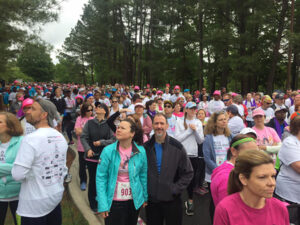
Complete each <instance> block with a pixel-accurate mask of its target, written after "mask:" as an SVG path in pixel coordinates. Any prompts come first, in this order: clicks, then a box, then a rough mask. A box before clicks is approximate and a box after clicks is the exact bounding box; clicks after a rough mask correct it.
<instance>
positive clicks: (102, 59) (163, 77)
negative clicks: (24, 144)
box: [60, 0, 300, 93]
mask: <svg viewBox="0 0 300 225" xmlns="http://www.w3.org/2000/svg"><path fill="white" fill-rule="evenodd" d="M290 2H291V1H290V0H281V1H269V0H259V1H258V0H244V1H237V0H185V1H182V0H168V1H150V0H139V1H137V0H117V1H107V0H90V1H89V3H88V4H87V5H85V8H84V13H83V15H82V17H81V18H80V20H79V21H78V22H77V25H76V26H75V27H74V29H72V31H71V33H70V35H69V37H67V38H66V40H65V42H64V47H63V52H62V53H61V59H62V60H63V59H66V60H70V59H72V61H73V62H76V63H77V65H78V68H79V70H78V71H77V72H78V73H80V74H81V77H82V78H83V82H93V79H95V80H94V81H95V82H96V81H98V82H101V83H113V82H123V83H127V84H132V83H138V84H139V85H142V86H143V85H145V84H146V83H151V84H152V85H154V86H160V87H163V86H164V84H165V83H171V84H172V85H174V84H181V85H183V86H184V87H190V88H199V87H200V86H202V85H203V84H205V85H207V86H208V87H209V88H210V89H211V90H214V89H216V88H220V87H222V86H225V87H229V88H230V89H231V90H236V91H241V92H243V93H245V92H248V91H256V90H258V89H259V90H262V91H268V92H270V91H271V89H273V88H275V87H282V86H284V82H285V77H286V64H287V54H286V52H287V43H288V42H289V40H291V41H292V43H293V53H294V54H295V59H294V61H293V65H294V67H295V68H296V69H294V70H293V71H294V72H293V77H296V76H297V71H298V70H299V66H300V65H299V61H300V60H299V58H300V55H299V54H300V50H299V49H300V48H299V45H298V43H299V35H300V28H299V27H300V13H299V12H300V0H296V1H295V8H296V10H295V33H294V34H292V35H290V34H289V31H288V30H289V17H290V8H289V6H290ZM296 56H298V58H297V57H296ZM297 59H298V60H297ZM69 74H70V73H69ZM60 76H62V75H60ZM66 77H68V76H66Z"/></svg>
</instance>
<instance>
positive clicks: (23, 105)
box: [22, 98, 34, 109]
mask: <svg viewBox="0 0 300 225" xmlns="http://www.w3.org/2000/svg"><path fill="white" fill-rule="evenodd" d="M33 102H34V101H33V99H31V98H26V99H25V100H24V101H23V102H22V109H23V108H24V107H26V106H29V105H32V104H33Z"/></svg>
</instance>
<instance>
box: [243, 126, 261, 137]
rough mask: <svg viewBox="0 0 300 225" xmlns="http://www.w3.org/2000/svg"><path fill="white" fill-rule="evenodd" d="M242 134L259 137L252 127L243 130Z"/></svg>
mask: <svg viewBox="0 0 300 225" xmlns="http://www.w3.org/2000/svg"><path fill="white" fill-rule="evenodd" d="M240 134H254V135H255V136H256V137H257V133H256V131H255V130H253V129H252V128H250V127H245V128H243V129H242V130H241V132H240Z"/></svg>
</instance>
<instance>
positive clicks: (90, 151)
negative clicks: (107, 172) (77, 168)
mask: <svg viewBox="0 0 300 225" xmlns="http://www.w3.org/2000/svg"><path fill="white" fill-rule="evenodd" d="M93 156H94V152H93V150H92V149H90V150H88V152H87V157H88V158H92V157H93Z"/></svg>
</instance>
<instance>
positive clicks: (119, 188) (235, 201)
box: [0, 80, 300, 225]
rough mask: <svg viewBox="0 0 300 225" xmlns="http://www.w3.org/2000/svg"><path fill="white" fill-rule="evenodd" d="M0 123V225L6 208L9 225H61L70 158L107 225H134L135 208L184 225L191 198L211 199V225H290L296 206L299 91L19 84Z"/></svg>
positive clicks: (7, 91) (299, 200) (158, 221)
mask: <svg viewBox="0 0 300 225" xmlns="http://www.w3.org/2000/svg"><path fill="white" fill-rule="evenodd" d="M0 111H1V112H0V178H1V179H0V224H4V221H5V218H6V212H7V209H8V207H9V208H10V210H11V213H12V215H13V219H14V223H15V224H17V221H18V219H19V220H20V221H21V224H22V225H27V224H39V225H43V224H47V225H48V224H49V225H50V224H55V225H57V224H61V221H62V213H61V208H60V202H61V200H62V196H63V192H64V182H70V181H71V179H72V177H71V175H70V174H69V173H68V167H67V166H66V158H67V155H68V152H69V148H70V146H73V148H76V149H77V150H78V157H77V158H78V159H77V160H78V161H79V171H78V176H79V178H80V179H79V180H80V184H79V186H80V189H81V190H82V192H84V191H86V189H88V190H87V192H88V200H89V206H90V208H91V210H92V211H93V212H94V213H95V214H100V215H101V216H102V217H103V218H104V219H105V224H106V225H123V224H124V225H136V224H137V221H138V216H139V212H140V209H141V208H142V207H144V208H145V212H146V224H148V225H163V224H166V225H181V224H182V218H183V214H182V207H184V208H185V214H186V215H187V216H193V215H194V213H195V208H194V201H193V200H194V194H200V195H204V194H208V195H209V198H210V203H209V205H208V206H207V207H208V208H209V214H210V218H211V221H212V223H213V224H215V225H223V224H224V225H229V224H230V225H247V224H266V225H273V224H278V225H288V224H290V217H289V212H288V206H289V205H297V204H300V188H299V187H300V151H299V150H300V90H298V91H292V90H287V91H286V92H282V91H277V92H274V93H272V95H271V96H269V95H264V94H263V93H260V92H256V93H247V94H246V95H245V96H242V95H241V94H238V93H234V92H228V91H227V90H226V88H222V89H221V90H215V91H214V92H213V93H212V94H211V95H210V94H209V93H207V91H206V88H202V89H201V91H200V90H195V91H193V92H191V91H190V90H189V89H184V90H183V91H182V90H181V88H180V86H179V85H176V86H174V87H173V88H171V86H170V85H169V84H166V86H165V87H164V88H163V89H157V88H151V87H150V85H147V86H146V87H144V88H142V89H141V88H140V87H139V86H126V85H122V84H114V85H113V86H112V85H101V86H97V85H90V86H85V85H79V84H74V83H69V84H60V83H52V82H51V83H46V82H43V83H25V82H19V81H17V80H16V81H15V82H13V83H11V84H7V85H5V86H3V87H1V88H0ZM74 137H76V139H77V144H76V145H74V143H75V142H74V140H73V139H74ZM87 171H88V173H87ZM276 183H277V185H276ZM87 187H88V188H87ZM185 191H186V192H187V198H186V199H184V201H183V202H182V197H183V196H182V193H183V192H185ZM273 194H274V197H273ZM298 217H299V215H298ZM292 222H294V221H292ZM299 222H300V220H299Z"/></svg>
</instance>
